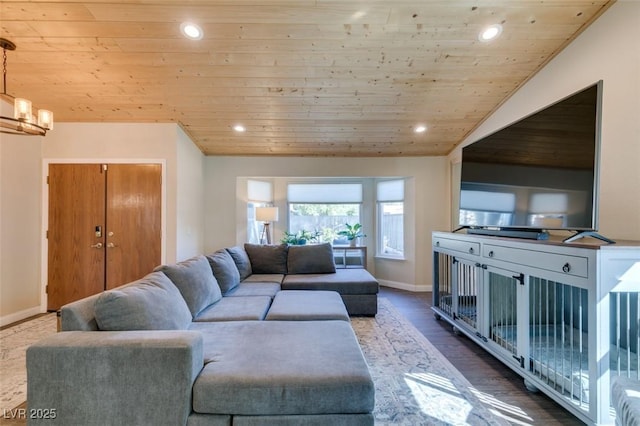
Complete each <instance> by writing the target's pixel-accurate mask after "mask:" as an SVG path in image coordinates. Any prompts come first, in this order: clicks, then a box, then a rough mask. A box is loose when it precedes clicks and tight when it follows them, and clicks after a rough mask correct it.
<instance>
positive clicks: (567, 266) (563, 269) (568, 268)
mask: <svg viewBox="0 0 640 426" xmlns="http://www.w3.org/2000/svg"><path fill="white" fill-rule="evenodd" d="M562 271H563V272H566V273H569V272H571V265H569V262H567V263H565V264H564V265H563V266H562Z"/></svg>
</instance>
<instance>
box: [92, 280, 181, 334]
mask: <svg viewBox="0 0 640 426" xmlns="http://www.w3.org/2000/svg"><path fill="white" fill-rule="evenodd" d="M95 316H96V322H97V323H98V327H99V329H100V330H105V331H122V330H184V329H186V328H187V327H188V326H189V324H190V323H191V313H190V311H189V308H188V307H187V304H186V303H185V301H184V299H183V298H182V296H181V295H180V292H179V291H178V289H177V288H176V286H175V285H173V283H172V282H171V281H170V280H169V278H167V276H166V275H165V274H163V273H161V272H152V273H150V274H149V275H147V276H145V277H144V278H142V279H140V280H138V281H134V282H132V283H131V284H128V285H126V286H123V287H119V288H117V289H114V290H109V291H105V292H104V293H102V294H101V295H100V296H99V297H98V298H97V300H96V302H95Z"/></svg>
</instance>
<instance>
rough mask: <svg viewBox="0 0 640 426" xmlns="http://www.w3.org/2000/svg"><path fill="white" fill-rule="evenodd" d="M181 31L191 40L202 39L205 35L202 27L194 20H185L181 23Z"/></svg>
mask: <svg viewBox="0 0 640 426" xmlns="http://www.w3.org/2000/svg"><path fill="white" fill-rule="evenodd" d="M180 31H182V34H184V36H185V37H186V38H189V39H191V40H201V39H202V37H203V36H204V32H203V31H202V28H200V26H198V25H197V24H194V23H193V22H183V23H182V24H180Z"/></svg>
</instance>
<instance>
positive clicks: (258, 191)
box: [247, 180, 273, 244]
mask: <svg viewBox="0 0 640 426" xmlns="http://www.w3.org/2000/svg"><path fill="white" fill-rule="evenodd" d="M247 199H248V201H247V241H248V242H250V243H253V244H259V243H260V236H261V233H262V227H263V226H264V225H263V223H262V222H258V221H256V207H266V206H270V205H271V204H272V203H271V202H272V200H273V189H272V185H271V182H264V181H260V180H248V181H247Z"/></svg>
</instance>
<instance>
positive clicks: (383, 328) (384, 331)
mask: <svg viewBox="0 0 640 426" xmlns="http://www.w3.org/2000/svg"><path fill="white" fill-rule="evenodd" d="M351 323H352V326H353V328H354V330H355V332H356V335H357V336H358V340H359V341H360V345H361V347H362V351H363V353H364V355H365V358H366V359H367V363H368V364H369V368H370V370H371V375H372V376H373V380H374V382H375V387H376V406H375V410H374V416H375V422H376V425H380V426H382V425H407V426H409V425H410V426H417V425H434V426H437V425H508V424H509V423H508V422H506V421H504V420H503V419H501V418H499V417H497V416H494V415H493V414H492V413H491V412H489V410H488V409H487V407H486V406H485V405H483V404H482V402H481V401H480V400H479V399H478V398H477V397H476V396H475V394H474V390H473V388H472V386H471V384H470V383H469V382H468V381H467V380H466V379H465V378H464V377H463V376H462V374H461V373H460V372H458V371H457V370H456V369H455V367H453V365H451V363H449V361H447V359H446V358H445V357H444V356H443V355H442V354H441V353H440V352H439V351H438V350H437V349H436V348H435V347H434V346H433V345H432V344H431V343H429V341H428V340H427V339H426V338H425V337H424V336H423V335H422V334H421V333H420V332H419V331H418V330H416V328H415V327H414V326H413V325H412V324H411V323H410V322H409V321H408V320H407V319H405V318H404V317H403V316H402V314H400V313H399V312H398V311H397V310H396V309H395V308H394V307H393V305H392V304H391V302H389V301H388V300H386V299H384V298H381V299H380V300H379V305H378V314H377V315H376V316H375V317H354V318H352V319H351ZM55 332H56V316H55V314H49V315H45V316H41V317H38V318H36V319H34V320H31V321H28V322H25V323H22V324H18V325H16V326H13V327H10V328H7V329H5V330H2V331H0V362H1V364H0V372H1V374H0V376H1V381H0V411H2V410H3V409H6V410H11V409H14V408H15V407H18V406H19V405H21V404H22V403H24V401H25V400H26V394H27V385H26V382H27V380H26V369H25V352H26V348H27V347H28V346H29V345H31V344H32V343H34V342H36V341H38V340H39V339H41V338H43V337H45V336H47V335H49V334H53V333H55Z"/></svg>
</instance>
